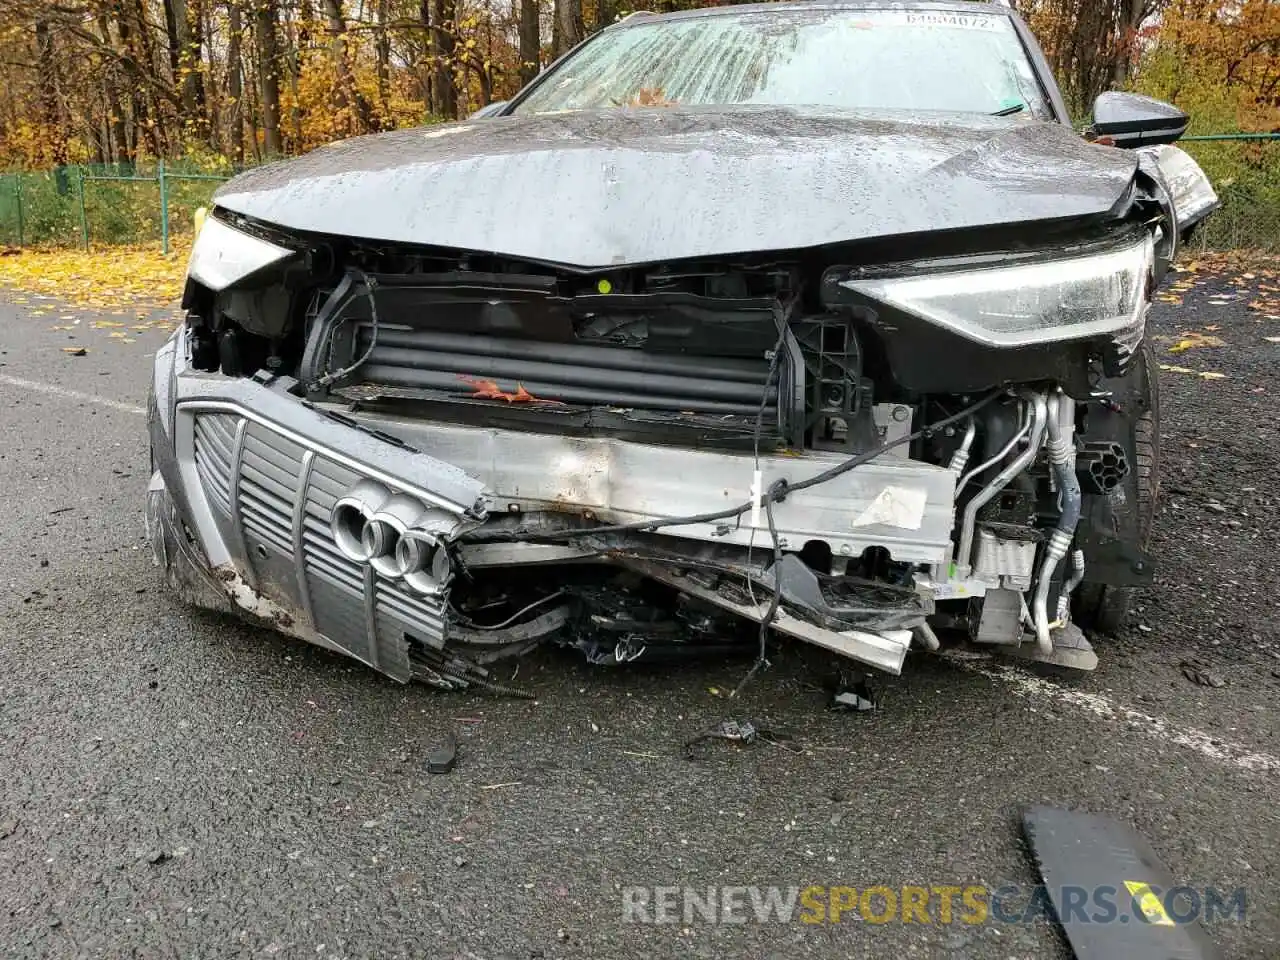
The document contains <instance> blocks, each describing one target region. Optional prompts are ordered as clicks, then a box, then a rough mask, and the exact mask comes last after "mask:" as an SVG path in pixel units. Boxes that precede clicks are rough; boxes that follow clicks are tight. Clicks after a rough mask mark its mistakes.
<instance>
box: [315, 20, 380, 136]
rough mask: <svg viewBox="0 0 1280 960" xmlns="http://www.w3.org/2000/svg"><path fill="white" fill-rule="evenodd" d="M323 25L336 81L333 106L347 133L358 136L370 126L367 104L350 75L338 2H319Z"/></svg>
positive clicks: (343, 25) (345, 39) (349, 62)
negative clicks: (342, 116)
mask: <svg viewBox="0 0 1280 960" xmlns="http://www.w3.org/2000/svg"><path fill="white" fill-rule="evenodd" d="M321 6H322V8H323V9H324V18H325V25H326V27H327V28H328V31H329V56H330V57H331V58H332V60H333V69H334V72H335V75H336V76H337V78H338V83H337V87H336V89H335V91H334V107H335V108H336V109H337V110H339V111H343V112H345V113H346V115H347V124H346V127H347V131H348V132H349V133H359V132H361V131H362V130H366V129H368V127H369V125H370V110H369V105H368V103H366V102H365V99H364V98H363V97H362V96H360V91H359V90H357V89H356V81H355V77H354V75H353V74H352V73H351V59H350V57H349V56H348V55H347V23H346V21H345V20H344V19H343V16H342V0H323V2H322V4H321Z"/></svg>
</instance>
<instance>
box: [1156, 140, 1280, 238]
mask: <svg viewBox="0 0 1280 960" xmlns="http://www.w3.org/2000/svg"><path fill="white" fill-rule="evenodd" d="M1178 146H1180V147H1182V149H1184V150H1186V151H1187V153H1189V154H1191V156H1193V157H1194V158H1195V159H1196V162H1197V163H1199V164H1200V166H1201V167H1202V168H1203V169H1204V171H1205V173H1207V174H1208V175H1209V178H1210V179H1211V180H1212V181H1213V185H1214V189H1216V190H1217V191H1218V199H1220V200H1221V201H1222V206H1221V207H1219V208H1218V210H1217V211H1215V212H1214V213H1213V214H1212V215H1211V216H1210V217H1209V218H1208V219H1207V220H1206V221H1204V223H1203V224H1202V225H1201V226H1200V227H1199V228H1198V229H1197V230H1196V232H1195V235H1194V237H1193V238H1192V241H1191V244H1190V246H1191V247H1192V249H1198V250H1261V251H1263V252H1266V253H1280V133H1228V134H1212V135H1207V136H1194V137H1183V138H1182V140H1180V141H1179V143H1178Z"/></svg>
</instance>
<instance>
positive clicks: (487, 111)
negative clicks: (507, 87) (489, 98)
mask: <svg viewBox="0 0 1280 960" xmlns="http://www.w3.org/2000/svg"><path fill="white" fill-rule="evenodd" d="M506 105H507V101H506V100H495V101H493V103H486V104H485V105H484V106H483V107H481V108H480V109H479V110H477V111H476V112H475V113H473V114H471V116H469V117H467V119H468V120H483V119H484V118H485V117H492V116H493V115H494V114H495V113H497V112H498V111H499V110H501V109H502V108H503V107H505V106H506Z"/></svg>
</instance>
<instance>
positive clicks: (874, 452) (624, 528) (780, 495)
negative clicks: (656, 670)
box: [468, 389, 1004, 543]
mask: <svg viewBox="0 0 1280 960" xmlns="http://www.w3.org/2000/svg"><path fill="white" fill-rule="evenodd" d="M1003 394H1004V390H1002V389H1001V390H993V391H991V392H990V393H988V394H987V395H986V396H984V397H982V398H981V399H979V400H976V401H974V402H973V403H971V404H969V405H968V406H967V407H965V408H964V409H963V410H960V411H959V412H958V413H953V414H951V415H950V416H947V417H943V418H942V419H941V420H939V421H938V422H937V423H931V424H929V425H928V426H925V427H921V428H920V429H919V430H916V431H914V432H912V433H908V434H906V435H905V436H901V437H898V438H896V439H894V440H890V441H888V442H887V443H882V444H880V446H878V447H874V448H873V449H871V450H866V451H864V452H862V453H858V454H855V455H853V456H852V457H849V458H848V459H847V460H842V461H841V462H840V463H838V464H836V465H835V466H834V467H831V468H830V469H827V470H824V471H823V472H822V473H819V474H817V475H816V476H812V477H810V478H809V479H808V480H801V481H800V482H799V483H795V484H790V483H788V482H787V481H786V480H785V479H780V480H777V481H775V482H774V483H773V485H772V486H770V487H769V490H768V492H766V493H765V495H764V497H763V498H762V499H763V504H762V505H763V506H767V505H769V504H770V503H778V502H780V501H782V500H784V499H786V497H787V495H788V494H789V493H792V492H794V491H796V490H807V489H809V488H810V487H815V486H817V485H818V484H820V483H826V482H827V481H828V480H834V479H835V478H836V477H839V476H841V475H843V474H846V473H848V472H849V471H850V470H853V469H855V468H857V467H860V466H862V465H863V464H864V463H869V462H870V461H872V460H874V459H875V458H876V457H878V456H880V455H881V454H883V453H886V452H888V451H890V450H892V449H894V448H895V447H900V446H902V445H903V444H904V443H910V442H911V441H913V440H919V439H920V438H921V437H930V436H933V434H935V433H937V432H938V431H939V430H942V429H945V428H946V427H949V426H950V425H951V424H953V423H956V422H957V421H959V420H963V419H964V418H965V417H969V416H972V415H973V414H975V413H977V412H978V411H979V410H981V409H982V408H984V407H986V406H987V405H988V404H990V403H992V402H993V401H995V400H996V399H997V398H999V397H1000V396H1002V395H1003ZM753 504H754V501H752V500H748V501H747V502H746V503H743V504H741V505H739V506H736V507H728V508H727V509H724V510H716V511H713V512H711V513H699V514H693V515H691V516H687V517H657V518H655V519H653V520H638V521H636V522H635V523H617V524H613V525H610V526H601V527H583V528H582V529H580V530H561V531H557V532H555V533H507V534H497V535H494V536H489V537H469V538H468V542H470V543H560V542H563V541H566V540H573V539H575V538H577V537H590V536H599V535H601V534H606V533H651V532H653V531H654V530H660V529H661V528H663V527H682V526H688V525H691V524H695V523H715V522H716V521H717V520H733V519H735V518H737V517H740V516H742V515H743V514H744V513H746V512H747V511H748V510H750V509H751V508H752V506H753Z"/></svg>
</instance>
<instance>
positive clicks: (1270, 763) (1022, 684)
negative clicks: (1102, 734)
mask: <svg viewBox="0 0 1280 960" xmlns="http://www.w3.org/2000/svg"><path fill="white" fill-rule="evenodd" d="M947 659H949V660H951V662H952V663H954V664H956V665H957V666H960V667H963V668H964V669H965V670H969V671H971V672H973V673H978V674H981V675H982V676H984V677H988V678H990V679H992V680H995V681H998V682H999V683H1002V684H1004V685H1005V686H1007V687H1009V688H1010V689H1011V690H1012V691H1013V692H1014V693H1015V694H1017V695H1018V696H1020V697H1023V698H1024V699H1027V700H1038V701H1040V702H1042V703H1043V702H1046V701H1051V702H1055V703H1058V704H1062V705H1064V706H1068V707H1075V708H1077V709H1080V710H1083V711H1085V712H1086V713H1091V714H1093V715H1094V716H1095V717H1097V718H1098V719H1100V720H1106V721H1110V722H1113V723H1120V724H1124V725H1125V726H1127V727H1128V728H1129V729H1131V730H1134V731H1136V732H1138V733H1141V734H1144V735H1146V736H1148V737H1152V738H1154V739H1156V740H1163V741H1164V742H1165V743H1169V744H1172V745H1174V746H1178V747H1182V748H1184V749H1186V750H1193V751H1195V752H1196V753H1198V754H1200V755H1201V756H1203V757H1205V758H1207V759H1209V760H1212V761H1214V762H1215V763H1221V764H1225V765H1227V766H1230V767H1234V768H1236V769H1237V770H1241V771H1244V772H1246V773H1261V774H1276V773H1280V757H1273V756H1271V755H1270V754H1268V753H1259V752H1258V751H1256V750H1252V749H1250V748H1249V747H1245V746H1242V745H1241V744H1238V743H1231V742H1230V741H1228V740H1223V739H1222V738H1221V737H1218V736H1214V735H1213V734H1209V733H1205V732H1204V731H1203V730H1197V729H1195V728H1194V727H1184V726H1180V725H1178V724H1176V723H1174V722H1173V721H1171V720H1167V719H1165V718H1164V717H1153V716H1151V715H1150V714H1148V713H1143V712H1142V711H1141V710H1134V709H1133V708H1131V707H1126V706H1124V705H1122V704H1118V703H1115V702H1113V701H1111V700H1110V699H1108V698H1107V697H1104V696H1102V695H1101V694H1097V693H1085V692H1083V691H1081V690H1072V689H1070V688H1068V687H1063V686H1059V685H1058V684H1056V683H1054V682H1052V681H1051V680H1046V679H1044V678H1043V677H1038V676H1036V675H1035V674H1032V673H1028V672H1027V671H1026V670H1023V669H1021V668H1019V667H1016V666H1012V665H1007V664H999V663H993V662H991V661H986V660H970V659H958V658H955V657H948V658H947Z"/></svg>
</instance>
